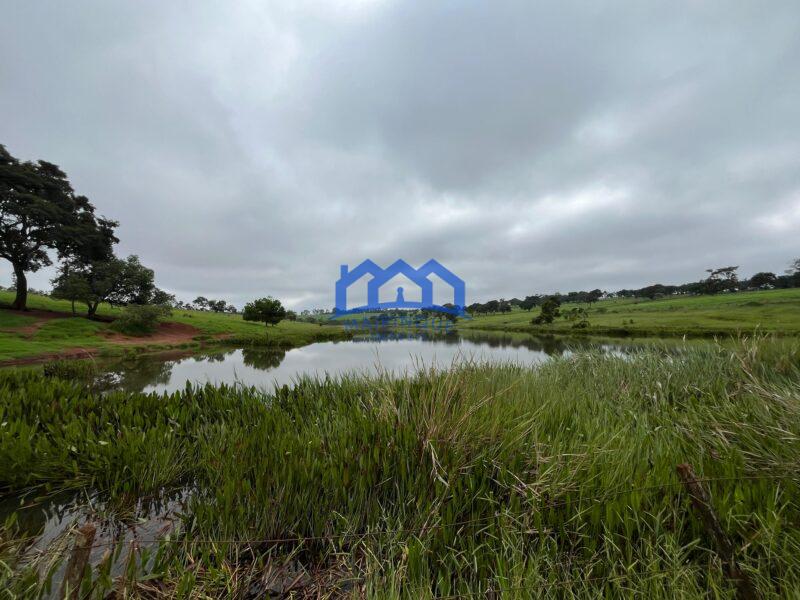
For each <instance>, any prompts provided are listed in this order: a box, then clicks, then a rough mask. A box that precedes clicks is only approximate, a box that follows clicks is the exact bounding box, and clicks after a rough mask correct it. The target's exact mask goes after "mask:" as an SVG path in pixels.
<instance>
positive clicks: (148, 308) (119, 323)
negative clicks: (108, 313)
mask: <svg viewBox="0 0 800 600" xmlns="http://www.w3.org/2000/svg"><path fill="white" fill-rule="evenodd" d="M171 314H172V311H171V310H170V308H169V306H165V305H162V304H142V305H139V304H130V305H128V306H126V307H125V310H124V311H123V312H122V315H120V317H119V318H118V319H117V320H116V321H114V322H113V323H112V324H111V327H112V328H113V329H115V330H117V331H119V332H120V333H124V334H126V335H146V334H148V333H153V332H154V331H155V330H156V328H157V327H158V323H159V321H160V320H161V319H162V318H163V317H168V316H169V315H171Z"/></svg>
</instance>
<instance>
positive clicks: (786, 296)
mask: <svg viewBox="0 0 800 600" xmlns="http://www.w3.org/2000/svg"><path fill="white" fill-rule="evenodd" d="M575 307H581V308H586V309H587V310H588V319H589V323H590V324H589V327H588V328H586V329H574V328H573V323H571V322H570V321H567V320H566V319H564V318H558V319H556V321H555V322H554V323H553V324H552V325H531V319H533V318H534V317H535V316H537V315H538V314H539V309H538V308H535V309H533V310H531V311H530V312H528V311H524V310H519V309H517V310H514V311H512V312H510V313H504V314H493V315H478V316H476V317H475V318H473V319H472V320H463V321H460V322H459V324H458V329H465V330H466V329H486V330H500V331H518V332H529V333H566V334H573V333H577V334H590V335H591V334H607V335H648V336H684V335H686V336H714V335H731V334H736V333H738V332H743V333H752V332H753V331H755V330H756V329H758V330H759V331H765V332H773V333H777V334H781V335H798V334H800V288H793V289H786V290H769V291H759V292H739V293H735V294H718V295H715V296H671V297H667V298H663V299H657V300H647V299H642V298H635V299H627V298H619V299H610V300H601V301H599V302H597V303H595V304H593V305H592V306H591V307H589V306H588V305H586V304H580V305H579V304H563V305H562V306H561V311H562V313H563V312H565V311H567V310H570V309H572V308H575Z"/></svg>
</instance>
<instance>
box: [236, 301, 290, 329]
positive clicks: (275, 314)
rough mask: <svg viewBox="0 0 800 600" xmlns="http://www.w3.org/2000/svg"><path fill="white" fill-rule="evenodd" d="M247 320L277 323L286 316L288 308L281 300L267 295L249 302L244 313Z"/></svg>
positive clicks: (268, 323) (270, 323)
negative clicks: (284, 306)
mask: <svg viewBox="0 0 800 600" xmlns="http://www.w3.org/2000/svg"><path fill="white" fill-rule="evenodd" d="M242 317H244V320H245V321H258V322H260V323H265V324H266V325H277V324H278V323H280V322H281V320H283V319H284V318H285V317H286V309H285V308H283V305H282V304H281V301H280V300H277V299H276V298H273V297H272V296H267V297H266V298H259V299H258V300H253V301H252V302H248V303H247V304H246V305H245V307H244V311H243V313H242Z"/></svg>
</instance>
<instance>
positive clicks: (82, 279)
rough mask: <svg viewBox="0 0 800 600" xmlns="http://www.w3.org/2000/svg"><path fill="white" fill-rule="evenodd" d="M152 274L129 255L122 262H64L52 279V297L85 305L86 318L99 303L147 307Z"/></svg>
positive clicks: (152, 296)
mask: <svg viewBox="0 0 800 600" xmlns="http://www.w3.org/2000/svg"><path fill="white" fill-rule="evenodd" d="M153 279H154V274H153V271H152V269H148V268H147V267H145V266H144V265H143V264H142V263H140V262H139V257H138V256H135V255H131V256H129V257H128V258H126V259H124V260H123V259H120V258H116V257H111V258H109V259H107V260H99V261H91V262H80V261H67V262H65V263H64V264H63V265H62V267H61V269H60V271H59V275H58V277H56V278H55V279H53V292H52V294H53V296H54V297H56V298H64V299H67V300H71V301H72V302H75V301H76V300H79V301H82V302H84V303H85V304H86V307H87V309H88V315H89V316H90V317H92V316H94V315H95V314H96V313H97V308H98V306H100V303H101V302H109V303H111V304H148V303H150V302H152V301H153V299H154V294H155V292H156V287H155V284H154V282H153Z"/></svg>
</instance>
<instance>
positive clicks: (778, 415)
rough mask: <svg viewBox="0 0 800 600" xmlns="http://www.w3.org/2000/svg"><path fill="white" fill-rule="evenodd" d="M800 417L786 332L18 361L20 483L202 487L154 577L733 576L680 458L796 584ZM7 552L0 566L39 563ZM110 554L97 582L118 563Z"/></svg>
mask: <svg viewBox="0 0 800 600" xmlns="http://www.w3.org/2000/svg"><path fill="white" fill-rule="evenodd" d="M798 417H800V348H799V347H798V344H797V343H795V342H791V341H784V342H775V341H772V340H768V339H757V340H742V341H740V342H739V343H737V344H735V345H733V346H730V345H728V346H725V347H721V346H720V347H715V346H712V347H708V348H703V347H687V348H685V349H684V350H683V351H680V352H678V353H675V352H670V353H664V352H660V351H658V350H657V349H648V350H643V351H641V352H639V353H636V354H634V355H632V356H628V357H624V358H623V357H615V356H610V355H608V354H601V353H597V352H585V353H583V352H581V353H577V354H574V355H572V356H567V357H562V358H559V359H555V360H553V361H551V362H548V363H546V364H544V365H541V366H539V367H537V368H529V367H524V366H520V365H515V364H499V365H498V364H491V365H490V364H480V363H474V362H462V363H460V364H458V365H454V366H453V368H451V369H449V370H445V371H440V370H434V369H429V368H424V367H422V366H421V367H420V368H419V369H418V370H417V372H415V373H413V374H410V375H408V376H406V377H399V378H398V377H389V376H373V377H364V376H345V377H342V378H339V379H336V380H328V379H313V378H305V379H301V380H299V381H298V382H297V383H296V385H295V386H294V387H293V388H280V389H277V390H274V391H273V392H265V391H263V390H257V389H254V388H245V387H241V386H219V387H213V386H205V387H187V388H186V389H185V390H183V391H181V392H177V393H173V394H166V395H157V394H131V393H122V392H114V393H109V394H106V395H103V396H100V395H97V394H94V393H93V392H91V390H89V389H87V388H86V386H85V385H84V386H81V385H77V384H74V383H72V382H69V381H64V380H59V379H44V378H43V377H41V376H40V375H38V374H36V373H33V372H18V373H7V372H3V373H0V423H2V427H0V486H2V487H3V488H4V489H5V490H6V493H10V492H12V491H14V490H21V489H30V488H31V487H32V486H33V487H36V488H37V489H41V490H45V489H47V490H63V489H67V488H70V489H92V490H96V491H98V492H99V493H100V494H101V495H102V496H104V497H105V498H108V499H109V501H112V502H118V503H124V502H125V499H126V498H135V497H140V496H143V495H148V494H157V493H159V492H163V491H164V490H174V489H177V488H181V489H191V496H190V500H189V502H188V504H187V506H186V508H185V514H184V517H183V519H182V522H181V524H180V526H179V527H178V528H177V529H176V530H175V531H173V532H172V533H171V538H170V539H169V540H168V541H163V542H162V543H161V544H154V545H153V546H151V547H150V549H149V550H147V551H146V552H145V556H142V555H136V556H138V559H135V560H134V561H133V563H130V564H133V566H132V567H130V568H129V570H128V572H127V573H126V578H125V586H126V588H127V590H128V592H129V593H130V594H132V595H134V596H136V595H137V594H138V595H143V596H146V595H147V594H148V593H150V592H148V590H151V588H153V586H155V584H154V583H153V582H158V586H159V589H160V590H162V591H164V593H166V594H167V595H170V594H175V595H183V596H185V597H200V596H203V595H210V596H223V597H224V596H241V597H247V594H254V595H256V596H257V595H259V594H266V593H268V591H269V590H270V589H272V590H273V591H274V590H276V589H278V588H281V586H288V583H289V582H292V581H295V582H296V583H295V585H296V586H297V588H298V589H297V591H298V593H301V592H302V593H306V594H316V593H319V594H320V595H322V596H323V597H326V596H336V597H339V596H342V597H351V596H352V597H360V596H367V597H380V598H385V597H390V598H392V597H397V598H433V597H443V596H444V597H447V596H454V595H467V597H485V596H486V593H487V590H493V591H495V592H500V593H502V597H503V598H530V597H559V598H562V597H585V598H595V597H598V596H600V595H605V596H611V597H647V598H673V597H700V596H703V597H706V596H708V595H717V596H719V597H732V595H733V593H734V586H733V585H732V584H731V582H730V581H728V580H727V579H726V577H725V575H724V571H723V568H722V565H721V564H720V561H719V559H718V557H717V556H716V555H715V553H714V551H713V548H712V546H711V545H710V544H709V543H708V542H707V540H706V539H705V537H704V532H703V529H702V526H701V525H700V524H699V523H698V522H697V520H696V518H695V517H694V516H693V514H692V512H691V509H690V506H689V502H688V499H687V497H686V495H685V494H684V493H683V491H682V489H681V487H680V485H679V482H678V479H677V477H676V475H675V466H676V465H677V464H679V463H684V462H689V463H692V464H693V465H694V468H695V470H696V471H697V472H698V473H699V474H700V475H701V476H702V477H704V478H707V479H708V481H707V483H706V485H707V486H708V488H709V490H710V492H711V496H712V498H713V502H714V507H715V509H716V511H717V512H718V514H719V515H720V518H721V522H722V525H723V527H724V528H725V530H726V531H727V532H728V534H729V535H730V536H731V538H732V539H733V540H734V542H735V545H736V549H737V552H738V559H739V561H740V564H741V566H742V567H743V568H744V569H745V570H746V571H747V572H748V573H749V574H750V576H751V578H752V579H753V581H754V583H755V585H756V586H757V588H758V590H759V592H760V594H761V595H762V596H763V597H764V598H771V597H775V598H777V597H785V596H786V595H788V594H790V593H791V591H792V590H796V589H799V588H800V503H799V502H800V487H799V486H800V476H798V475H797V464H798V458H800V418H798ZM13 531H14V528H13V527H11V528H10V529H8V533H7V534H6V537H7V538H8V539H10V540H13V539H15V537H14V536H15V535H17V536H18V535H22V534H21V533H20V532H19V531H17V533H13ZM8 544H11V542H8ZM8 544H7V545H8ZM2 547H3V546H0V548H2ZM0 560H6V561H7V562H8V564H11V565H12V568H10V569H7V570H5V571H2V569H0V573H4V574H2V575H0V585H2V584H3V582H4V580H2V578H3V577H5V578H6V579H5V583H6V584H7V585H15V584H16V583H15V582H19V581H21V580H23V579H24V580H25V581H28V579H29V578H30V571H29V570H26V569H25V568H24V566H23V565H24V561H22V562H20V561H19V560H17V561H11V560H10V559H3V558H2V557H0ZM137 560H138V562H137ZM137 565H138V566H137ZM100 571H101V569H99V568H97V569H95V580H94V583H93V585H94V587H93V588H92V594H95V595H96V596H97V597H101V596H102V595H103V594H104V593H106V592H107V591H108V589H109V587H110V586H111V585H119V580H117V582H116V584H112V579H111V578H110V577H108V576H107V574H106V575H103V574H102V573H101V572H100ZM25 578H28V579H25ZM270 586H272V587H270ZM31 589H33V588H31ZM281 589H282V590H283V592H286V590H285V589H283V588H281ZM470 595H472V596H470ZM459 597H460V596H459Z"/></svg>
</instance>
